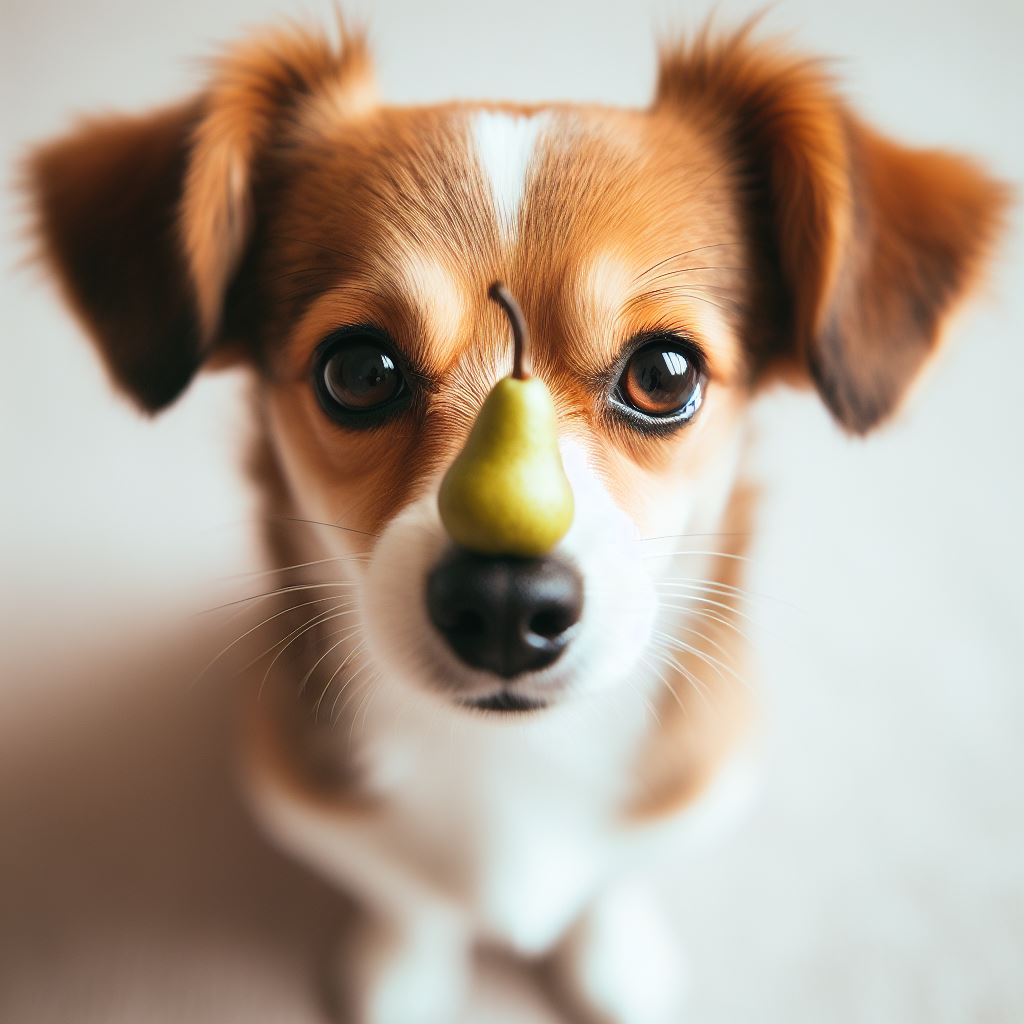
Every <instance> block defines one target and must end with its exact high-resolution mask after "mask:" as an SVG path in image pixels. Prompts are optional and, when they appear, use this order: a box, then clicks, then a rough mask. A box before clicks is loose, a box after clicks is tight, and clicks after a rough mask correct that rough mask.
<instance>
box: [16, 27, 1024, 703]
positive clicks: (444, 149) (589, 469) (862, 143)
mask: <svg viewBox="0 0 1024 1024" xmlns="http://www.w3.org/2000/svg"><path fill="white" fill-rule="evenodd" d="M30 168H31V176H32V182H33V187H34V190H35V195H36V197H37V204H38V209H39V213H40V218H39V219H40V233H41V237H42V239H43V241H44V243H45V250H46V253H47V255H48V257H49V259H50V260H51V261H52V263H53V265H54V266H55V268H56V270H57V272H58V275H59V277H60V280H61V282H62V284H63V286H64V289H65V291H66V294H67V296H68V297H69V299H70V301H71V303H72V304H73V305H74V307H75V308H76V310H77V311H78V313H79V314H80V315H81V317H82V319H83V320H84V322H85V324H86V326H87V327H88V329H89V331H90V333H91V334H92V336H93V337H94V339H95V340H96V343H97V345H98V348H99V351H100V353H101V355H102V356H103V358H104V360H105V362H106V364H107V366H108V368H109V370H110V372H111V374H112V376H113V378H114V380H115V381H116V382H117V383H118V385H119V386H120V387H121V388H122V389H124V390H125V391H126V392H128V393H129V394H130V395H131V396H132V397H133V398H134V399H135V400H136V401H137V402H138V404H139V405H140V406H141V407H142V408H144V409H146V410H148V411H151V412H155V411H157V410H159V409H161V408H163V407H164V406H166V405H168V404H169V403H171V402H172V401H174V399H175V398H176V397H177V396H178V395H179V394H180V393H181V392H182V390H183V389H184V388H185V387H186V386H187V384H188V382H189V381H190V379H191V378H192V377H193V375H194V374H195V373H196V372H197V371H198V370H199V369H200V368H201V367H202V366H203V365H204V363H224V362H231V361H239V360H244V361H247V362H248V363H249V364H250V365H251V366H252V367H253V368H254V369H255V371H256V373H257V375H258V379H259V382H260V384H259V387H260V392H261V400H262V408H263V409H264V411H265V423H266V427H267V430H268V432H269V435H270V439H271V442H272V447H273V450H274V452H275V453H276V458H277V460H278V462H279V467H280V469H281V474H282V476H283V478H284V479H285V481H286V483H287V487H288V490H289V492H290V501H291V502H292V503H293V508H294V510H295V511H297V512H298V513H299V514H300V515H304V516H306V517H308V518H309V519H312V520H319V521H323V522H328V523H338V524H341V525H343V526H344V527H347V528H350V529H354V530H359V531H364V532H365V533H369V534H372V535H374V537H375V538H376V540H375V543H374V546H373V552H372V557H370V558H369V559H368V561H367V562H366V564H365V566H364V567H362V568H361V569H360V570H359V571H358V572H357V573H355V574H354V576H355V578H354V582H355V583H356V586H357V588H358V593H359V600H360V608H361V611H362V616H363V619H364V622H365V626H366V630H367V638H366V639H367V644H368V650H369V651H370V653H371V655H372V657H373V659H374V660H375V662H376V663H377V664H378V665H379V666H381V667H383V668H385V669H386V670H387V672H386V675H387V676H388V677H389V678H390V677H393V678H394V679H396V680H398V681H400V683H401V685H411V686H413V687H417V688H419V690H420V692H422V689H423V688H424V687H426V688H427V689H428V690H430V691H433V692H435V693H438V692H440V693H442V694H443V695H444V697H445V699H449V700H454V701H456V702H458V703H471V704H477V705H478V706H481V707H491V708H517V707H518V708H521V707H529V706H533V705H535V704H546V703H550V702H552V701H554V700H556V699H557V698H558V697H559V696H560V695H561V694H562V693H564V692H570V691H573V690H578V689H580V688H591V689H594V688H602V687H608V686H611V685H612V684H614V683H617V682H619V681H620V680H623V679H627V678H628V677H629V675H630V671H631V669H633V668H634V667H635V666H636V665H637V664H638V662H639V661H640V659H642V658H643V657H644V656H645V653H646V652H648V651H649V649H650V647H651V637H652V632H653V629H654V627H653V623H654V620H655V615H656V612H657V611H658V608H659V601H658V592H657V590H656V586H655V578H656V572H655V570H654V565H655V562H656V561H657V560H652V559H651V558H649V557H647V555H648V549H645V548H644V546H643V545H642V544H638V543H637V542H638V540H640V539H642V538H650V537H657V536H664V535H670V536H678V535H683V534H689V535H691V536H695V535H699V534H703V533H710V532H713V531H714V530H715V529H717V528H719V527H718V524H719V522H720V520H721V515H722V510H723V507H724V505H725V503H726V501H727V499H728V496H729V493H730V490H731V487H732V484H733V477H734V471H735V465H736V456H737V451H738V446H739V434H740V428H741V425H742V422H743V414H744V411H745V409H746V407H747V405H748V403H749V400H750V398H751V396H752V395H753V394H755V393H756V392H757V390H758V389H759V388H760V387H762V386H763V385H764V384H765V382H766V381H768V380H770V379H772V378H776V379H777V378H780V377H784V378H786V379H788V380H791V381H800V380H804V381H806V382H808V383H810V384H813V386H814V387H815V388H817V390H818V392H819V393H820V395H821V397H822V399H823V400H824V402H825V403H826V405H827V406H828V407H829V409H830V410H831V411H832V413H833V415H834V416H835V418H836V420H837V421H838V422H839V423H840V424H841V425H842V426H843V427H844V428H846V429H847V430H849V431H853V432H856V433H864V432H867V431H869V430H871V429H872V428H873V427H875V426H876V425H877V424H879V423H880V422H882V421H883V420H884V419H886V417H888V416H889V415H890V414H891V413H892V412H893V411H894V410H895V409H896V408H897V407H898V405H899V403H900V400H901V398H902V397H903V396H904V394H905V393H906V391H907V390H908V388H909V386H910V384H911V383H912V381H913V380H914V379H915V377H916V376H917V375H918V373H919V371H920V370H921V368H922V366H923V365H924V364H925V362H926V361H927V359H928V357H929V356H930V355H931V354H932V353H933V352H934V351H935V348H936V345H937V341H938V338H939V335H940V330H941V328H942V325H943V322H944V320H945V319H946V317H947V315H948V314H949V312H950V311H951V309H952V308H953V307H954V306H955V304H956V303H957V301H958V300H959V299H960V298H961V297H962V296H963V295H964V294H965V293H966V291H967V290H968V289H969V288H970V286H971V284H972V283H973V282H974V281H975V280H976V279H977V278H978V275H979V271H980V270H981V268H982V264H983V261H984V258H985V256H986V255H987V253H988V251H989V249H990V247H991V244H992V242H993V238H994V235H995V234H996V231H997V227H998V222H999V217H1000V212H1001V208H1002V206H1003V204H1004V194H1003V191H1002V190H1001V188H1000V187H999V186H998V185H997V184H995V183H994V182H992V181H991V180H990V179H988V178H987V177H986V176H985V175H984V174H982V173H981V172H980V171H979V170H978V169H977V168H975V167H974V166H972V165H971V164H970V163H968V162H966V161H964V160H962V159H960V158H958V157H955V156H951V155H948V154H945V153H941V152H923V151H915V150H911V149H907V148H904V147H902V146H900V145H897V144H895V143H893V142H891V141H889V140H887V139H885V138H883V137H881V136H880V135H878V134H877V133H876V132H874V131H873V130H872V129H871V128H869V127H868V126H866V125H865V124H864V123H863V122H861V121H860V120H859V119H858V118H857V117H856V116H855V115H854V114H853V113H852V112H851V111H850V110H849V109H847V107H846V106H845V105H844V104H843V102H842V101H841V100H840V99H839V98H838V96H837V95H836V93H835V91H834V90H833V87H832V85H831V84H830V82H829V80H828V77H827V75H826V74H825V73H824V72H823V70H822V69H821V67H820V66H819V65H817V64H815V63H813V62H808V61H805V60H801V59H795V58H792V57H790V56H787V55H786V54H784V53H782V52H780V51H779V50H777V49H775V48H773V47H771V46H758V45H756V44H754V43H752V42H751V41H750V39H749V38H748V34H747V33H740V34H737V35H735V36H733V37H730V38H727V39H724V40H719V41H715V40H712V39H710V38H707V37H702V38H701V39H699V40H698V41H697V42H695V43H693V44H691V45H686V46H680V47H676V48H670V49H668V50H667V51H666V52H665V54H664V55H663V59H662V64H661V71H660V78H659V82H658V87H657V94H656V97H655V99H654V101H653V103H652V104H651V106H650V107H649V108H648V109H645V110H620V109H609V108H605V107H593V106H571V105H552V106H544V107H536V108H534V107H530V108H527V107H519V106H513V105H494V104H488V105H479V104H449V105H442V106H434V107H423V108H407V109H399V108H393V107H388V106H384V105H381V104H380V103H378V101H377V99H376V96H375V92H374V89H373V84H372V80H371V72H370V66H369V61H368V57H367V54H366V52H365V49H364V47H363V45H362V43H361V42H360V40H359V39H348V40H346V41H345V42H344V43H343V45H341V46H340V47H334V46H332V45H331V44H329V43H328V42H327V41H325V40H324V39H323V38H321V37H320V36H318V35H314V34H306V33H304V32H299V31H292V32H286V33H277V34H272V35H270V36H267V37H262V38H258V39H256V40H255V41H251V42H248V43H246V44H245V45H243V46H242V47H240V48H237V49H233V50H231V51H230V52H229V53H227V54H226V56H224V58H223V59H222V61H221V62H220V64H219V65H218V67H217V70H216V72H215V74H214V75H213V77H212V79H211V81H210V83H209V85H208V87H207V88H206V89H205V91H203V92H202V93H201V94H199V95H197V96H196V97H194V98H193V99H190V100H188V101H187V102H185V103H182V104H180V105H178V106H174V107H171V108H168V109H165V110H162V111H160V112H158V113H155V114H150V115H147V116H142V117H137V118H115V119H108V120H101V121H96V122H93V123H89V124H86V125H85V126H83V127H82V128H81V129H80V130H78V131H77V132H76V133H75V134H73V135H71V136H70V137H68V138H65V139H63V140H60V141H58V142H56V143H54V144H51V145H49V146H47V147H45V148H43V149H42V150H40V151H39V152H38V153H37V154H36V155H35V156H34V158H33V160H32V162H31V165H30ZM496 278H501V279H503V280H504V281H505V282H507V285H508V287H509V288H510V290H511V291H512V293H513V294H514V295H515V296H516V297H517V299H518V300H519V302H520V304H521V306H522V308H523V311H524V314H525V317H526V320H527V321H528V323H529V325H530V328H531V331H532V334H533V338H534V353H533V356H534V366H535V373H536V374H537V376H539V377H540V378H542V380H543V381H544V382H545V383H546V384H547V386H548V387H549V388H550V390H551V392H552V394H553V396H554V399H555V403H556V407H557V411H558V423H559V431H560V444H561V447H562V452H563V459H564V463H565V466H566V472H567V474H568V477H569V479H570V482H571V485H572V488H573V492H574V495H575V505H576V516H575V521H574V523H573V526H572V528H571V529H570V531H569V533H568V535H567V536H566V537H565V539H564V541H563V542H562V543H561V544H560V545H559V547H558V548H557V550H556V551H555V552H553V553H552V555H551V556H550V557H547V558H545V559H541V560H535V561H523V560H515V559H505V558H497V557H492V558H488V557H482V556H478V555H469V554H467V553H465V552H461V551H457V550H454V549H453V547H452V545H451V543H450V541H449V540H448V538H447V536H446V534H445V532H444V530H443V528H442V526H441V523H440V520H439V518H438V515H437V511H436V502H437V489H438V484H439V481H440V479H441V477H442V475H443V473H444V470H445V468H446V467H447V466H448V465H449V464H450V462H451V460H452V459H453V458H454V456H455V455H456V453H457V452H458V451H459V449H460V446H461V445H462V443H463V441H464V439H465V437H466V435H467V432H468V430H469V428H470V426H471V424H472V423H473V420H474V417H475V416H476V414H477V412H478V410H479V408H480V405H481V402H482V400H483V398H484V396H485V395H486V394H487V392H488V390H489V389H490V387H491V386H492V385H493V384H494V382H495V381H496V380H497V379H498V378H499V377H501V376H504V375H505V374H506V373H508V370H509V367H510V365H511V359H512V351H511V345H510V343H509V336H508V324H507V322H506V320H505V319H504V318H503V316H502V314H501V312H500V310H499V309H498V308H497V307H496V306H495V305H494V304H493V303H490V302H489V301H488V298H487V290H488V285H489V284H490V282H492V281H493V280H494V279H496ZM336 536H337V538H338V539H337V541H336V543H337V550H335V551H332V552H329V554H331V555H340V554H343V553H344V552H345V551H347V550H350V549H351V548H352V547H353V545H352V543H351V542H350V541H349V539H348V538H350V537H352V536H354V535H353V534H350V533H347V532H343V531H336ZM357 539H358V538H357ZM706 546H709V545H702V544H700V543H696V544H695V543H692V542H691V544H690V547H692V548H693V549H695V550H697V549H700V548H703V547H706ZM710 546H711V547H714V544H711V545H710ZM354 564H360V565H361V564H362V563H354ZM695 586H699V584H695ZM692 593H696V591H692Z"/></svg>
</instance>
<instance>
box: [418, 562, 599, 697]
mask: <svg viewBox="0 0 1024 1024" xmlns="http://www.w3.org/2000/svg"><path fill="white" fill-rule="evenodd" d="M426 598H427V611H428V613H429V615H430V620H431V622H432V623H433V624H434V626H435V627H436V629H437V631H438V632H439V633H440V634H441V636H443V637H444V639H445V641H446V642H447V644H448V646H449V647H450V648H451V650H452V651H453V652H454V653H455V654H456V655H457V656H458V657H459V658H460V659H461V660H462V661H463V662H465V664H467V665H469V666H470V667H472V668H475V669H482V670H484V671H486V672H493V673H494V674H495V675H498V676H501V677H502V678H503V679H512V678H514V677H515V676H518V675H522V674H523V673H526V672H536V671H538V670H540V669H543V668H546V667H547V666H548V665H551V664H552V663H553V662H554V661H555V660H556V659H557V658H558V657H559V656H560V655H561V653H562V652H563V651H564V650H565V648H566V646H567V645H568V643H569V642H570V640H571V638H572V634H573V627H574V626H575V625H576V623H577V622H579V620H580V616H581V614H582V612H583V580H582V578H581V576H580V574H579V572H578V571H577V570H576V568H574V567H573V566H572V565H570V564H569V563H568V562H566V561H564V560H562V559H560V558H555V557H552V556H549V557H545V558H533V559H524V558H512V557H506V556H492V555H479V554H474V553H473V552H470V551H466V550H464V549H461V548H456V549H455V550H454V551H453V552H452V553H451V554H449V555H448V556H447V557H446V558H445V559H444V560H443V561H442V562H440V564H438V566H437V567H436V568H435V569H434V571H433V572H432V573H431V574H430V576H429V577H428V578H427V593H426Z"/></svg>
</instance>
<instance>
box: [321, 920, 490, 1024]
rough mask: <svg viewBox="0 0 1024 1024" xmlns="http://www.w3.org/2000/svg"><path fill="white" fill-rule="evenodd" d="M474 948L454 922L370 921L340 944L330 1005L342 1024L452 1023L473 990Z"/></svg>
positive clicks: (333, 965) (331, 978)
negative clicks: (469, 988)
mask: <svg viewBox="0 0 1024 1024" xmlns="http://www.w3.org/2000/svg"><path fill="white" fill-rule="evenodd" d="M469 956H470V946H469V943H468V941H467V939H466V937H465V935H464V933H463V932H462V931H461V930H460V929H459V928H458V927H457V926H456V925H455V924H454V923H453V922H451V921H450V920H448V919H446V918H441V917H439V916H438V917H435V916H429V917H428V916H424V917H422V918H417V919H415V920H407V921H400V922H394V921H389V922H384V921H371V922H366V923H364V924H363V925H362V927H360V928H359V929H358V930H357V931H355V932H354V933H353V934H352V935H351V936H348V937H346V939H345V941H344V942H343V943H341V944H339V946H338V948H337V951H336V953H335V955H334V957H333V960H332V963H331V965H330V970H329V977H328V986H329V996H330V1005H331V1009H332V1011H333V1013H334V1017H335V1020H337V1021H338V1022H339V1024H452V1022H453V1021H456V1020H458V1019H459V1018H460V1016H461V1013H462V1009H463V1005H464V1003H465V1000H466V996H467V992H468V987H469V966H470V965H469Z"/></svg>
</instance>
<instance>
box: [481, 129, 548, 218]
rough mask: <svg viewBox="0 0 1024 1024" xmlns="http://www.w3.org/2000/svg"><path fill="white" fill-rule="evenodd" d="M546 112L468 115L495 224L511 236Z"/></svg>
mask: <svg viewBox="0 0 1024 1024" xmlns="http://www.w3.org/2000/svg"><path fill="white" fill-rule="evenodd" d="M549 121H550V116H549V115H548V114H526V115H524V114H505V113H500V112H497V111H490V110H481V111H479V112H477V113H475V114H474V115H473V116H472V120H471V130H472V133H473V141H474V144H475V145H476V153H477V159H478V160H479V162H480V167H481V169H482V171H483V173H484V177H485V178H486V180H487V183H488V185H489V186H490V189H491V195H492V197H493V199H494V208H495V212H496V213H497V217H498V226H499V228H500V230H501V234H502V236H503V237H504V238H509V237H511V235H512V233H513V232H514V231H515V227H516V222H517V221H518V219H519V208H520V206H522V202H523V195H524V194H525V191H526V181H527V176H528V174H529V170H530V160H531V157H532V156H533V154H534V150H535V149H536V147H537V141H538V139H539V137H540V135H541V133H542V132H543V131H544V129H545V128H546V127H547V126H548V124H549Z"/></svg>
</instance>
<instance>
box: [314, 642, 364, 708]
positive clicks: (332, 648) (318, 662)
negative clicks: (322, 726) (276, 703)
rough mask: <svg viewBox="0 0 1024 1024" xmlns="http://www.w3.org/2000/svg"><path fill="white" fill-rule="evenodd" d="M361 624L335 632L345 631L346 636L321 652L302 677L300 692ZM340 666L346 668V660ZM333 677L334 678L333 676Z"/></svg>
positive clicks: (321, 697)
mask: <svg viewBox="0 0 1024 1024" xmlns="http://www.w3.org/2000/svg"><path fill="white" fill-rule="evenodd" d="M361 626H362V623H356V625H355V626H346V627H344V628H343V629H339V630H338V632H337V633H335V634H334V635H335V636H337V635H338V633H345V636H343V637H342V638H341V639H340V640H339V641H338V642H337V643H336V644H332V645H331V646H330V647H328V648H327V650H326V651H324V653H323V654H321V655H320V657H319V658H317V660H316V661H315V662H314V663H313V665H312V666H311V667H310V668H309V669H308V671H306V672H305V674H304V675H303V676H302V679H301V680H299V689H298V693H299V694H302V693H304V692H305V689H306V684H307V683H308V682H309V681H310V679H311V678H312V677H313V673H314V672H316V670H317V669H318V668H319V667H320V666H321V665H322V664H323V663H324V661H326V660H327V658H328V657H329V656H330V654H331V652H332V651H336V650H337V649H338V648H339V647H340V646H341V645H342V644H343V643H344V642H345V641H346V640H347V639H349V637H351V636H355V634H356V633H358V632H359V628H360V627H361ZM324 639H327V638H326V637H325V638H324ZM351 655H352V652H349V657H351ZM340 667H341V668H344V667H345V662H342V664H341V666H340ZM331 678H332V679H333V676H332V677H331ZM330 683H331V680H330V679H329V680H328V681H327V685H328V686H330ZM322 699H323V694H321V695H320V700H322ZM319 705H320V701H319V700H318V701H317V707H319Z"/></svg>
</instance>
